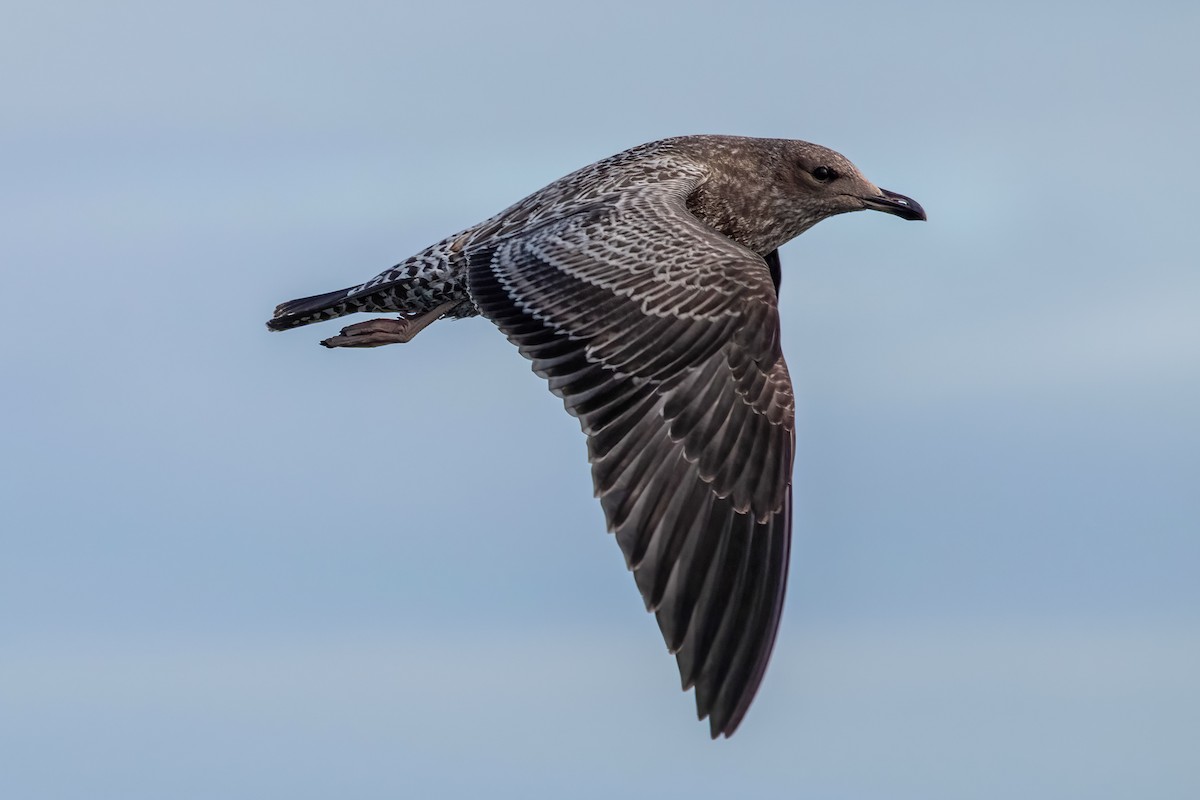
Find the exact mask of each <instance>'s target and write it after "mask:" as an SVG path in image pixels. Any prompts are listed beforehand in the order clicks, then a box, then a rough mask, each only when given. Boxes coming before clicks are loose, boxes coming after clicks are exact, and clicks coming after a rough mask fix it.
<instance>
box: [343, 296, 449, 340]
mask: <svg viewBox="0 0 1200 800" xmlns="http://www.w3.org/2000/svg"><path fill="white" fill-rule="evenodd" d="M458 302H459V301H458V300H449V301H447V302H445V303H442V304H441V305H440V306H438V307H437V308H435V309H433V310H432V311H426V312H425V313H423V314H413V315H411V316H407V317H400V318H399V319H370V320H367V321H366V322H359V323H357V324H356V325H347V326H346V327H345V328H342V332H341V333H339V334H338V335H337V336H334V337H331V338H329V339H326V340H325V341H323V342H321V344H323V345H325V346H326V347H380V346H382V345H385V344H404V343H405V342H409V341H412V338H413V337H414V336H416V335H417V334H418V333H420V332H421V331H423V330H425V328H427V327H428V326H429V325H430V324H431V323H432V322H434V321H435V320H437V319H438V318H439V317H441V316H442V314H445V313H446V312H447V311H449V310H450V309H451V308H453V307H454V306H456V305H457V304H458Z"/></svg>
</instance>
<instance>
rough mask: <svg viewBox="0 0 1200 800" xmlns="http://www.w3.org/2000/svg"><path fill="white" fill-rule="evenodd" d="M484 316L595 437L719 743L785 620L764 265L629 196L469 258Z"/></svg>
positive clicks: (784, 511) (783, 390) (650, 586)
mask: <svg viewBox="0 0 1200 800" xmlns="http://www.w3.org/2000/svg"><path fill="white" fill-rule="evenodd" d="M469 257H470V265H471V266H470V276H469V288H470V293H471V297H472V299H473V300H474V301H475V304H476V305H477V306H478V308H479V310H480V311H481V312H482V313H483V314H484V315H485V316H486V317H488V318H489V319H491V320H492V321H493V322H494V323H496V325H497V326H499V327H500V329H501V330H502V331H503V332H504V333H505V334H506V335H507V336H508V338H509V340H510V341H512V342H513V343H514V344H515V345H517V347H518V348H520V351H521V353H522V354H523V355H525V357H527V358H529V359H531V360H532V361H533V370H534V372H536V373H537V374H538V375H541V376H542V377H544V378H546V379H547V380H548V381H549V384H550V390H551V391H552V392H554V393H555V394H557V395H558V396H559V397H561V398H562V399H563V402H564V404H565V406H566V408H567V411H568V412H569V413H571V414H572V415H573V416H575V417H577V418H578V419H579V421H580V424H581V426H582V428H583V431H584V433H585V434H586V435H587V437H588V453H589V460H590V461H591V464H592V475H593V478H594V481H595V487H596V494H597V496H598V497H599V498H600V502H601V505H602V506H603V508H604V513H605V516H606V518H607V522H608V528H609V530H610V531H612V532H614V533H615V534H616V538H617V541H618V542H619V544H620V546H621V549H622V550H623V551H624V553H625V557H626V559H627V561H628V564H629V567H630V569H631V570H632V571H633V573H634V577H635V579H636V581H637V586H638V589H639V590H640V591H641V593H642V597H643V598H644V599H645V601H646V606H647V608H648V609H650V610H651V611H653V612H655V614H656V616H657V618H658V623H659V627H660V628H661V629H662V633H663V637H664V638H665V639H666V642H667V647H668V648H669V649H670V651H671V652H673V653H675V654H676V658H677V660H678V664H679V670H680V673H681V677H682V679H683V687H684V689H687V688H690V687H692V686H695V688H696V705H697V710H698V712H699V716H700V718H701V719H703V718H704V717H706V716H708V717H709V722H710V727H711V731H712V736H713V738H716V737H717V736H718V735H720V734H725V735H726V736H728V735H730V734H732V733H733V731H734V730H735V729H736V728H737V726H738V724H739V723H740V722H741V719H742V716H743V715H744V714H745V712H746V709H747V707H748V706H749V704H750V701H751V700H752V699H753V697H754V693H755V691H756V690H757V689H758V685H759V683H760V682H761V680H762V676H763V672H764V670H765V669H766V665H767V660H768V658H769V657H770V653H771V647H772V645H773V643H774V640H775V633H776V630H777V629H778V626H779V617H780V611H781V608H782V605H783V597H784V589H785V585H786V579H787V559H788V548H789V541H790V536H791V473H792V459H793V452H794V447H795V438H794V433H793V413H794V412H793V397H792V387H791V382H790V380H789V378H788V373H787V366H786V365H785V364H784V360H783V355H782V353H781V352H780V346H779V316H778V308H777V305H776V295H775V288H774V285H773V281H772V276H771V274H770V270H769V269H768V265H767V263H766V262H765V261H764V260H763V258H762V257H760V256H758V255H757V254H755V253H753V252H751V251H750V250H747V249H746V248H744V247H742V246H740V245H738V244H737V243H735V242H733V241H732V240H730V239H728V238H726V237H724V236H721V235H720V234H718V233H717V232H716V231H714V230H712V229H711V228H708V227H707V226H705V225H704V224H703V223H701V222H700V221H699V220H698V219H696V218H695V217H694V216H692V215H691V214H690V213H689V212H688V211H687V209H686V205H685V201H684V198H683V195H682V194H681V193H678V192H676V193H666V192H640V193H637V194H632V193H631V194H626V195H624V196H622V197H621V199H620V200H619V201H618V202H608V203H602V204H598V205H596V206H593V207H591V208H586V209H582V210H580V211H578V212H577V213H575V214H573V215H572V216H570V217H567V218H564V219H558V220H554V221H552V222H549V223H547V224H545V225H543V226H541V227H539V228H537V229H536V230H533V231H527V232H525V233H524V234H523V235H517V236H512V237H509V238H506V239H502V240H500V241H493V242H491V243H489V244H488V245H487V246H486V247H484V248H482V249H479V250H475V251H473V252H471V253H470V254H469Z"/></svg>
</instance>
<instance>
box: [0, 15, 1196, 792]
mask: <svg viewBox="0 0 1200 800" xmlns="http://www.w3.org/2000/svg"><path fill="white" fill-rule="evenodd" d="M1198 8H1200V7H1198V6H1196V4H1194V3H1184V2H1178V3H1139V4H1133V5H1128V6H1125V7H1123V8H1118V7H1117V6H1116V5H1115V4H1096V3H1049V4H1047V3H1020V2H1017V3H1003V4H991V5H990V6H988V7H986V8H985V7H983V6H981V5H979V4H966V3H951V2H945V3H897V2H886V3H884V2H880V3H853V4H851V3H842V4H834V3H825V4H821V5H820V7H818V6H817V5H816V4H807V3H792V2H780V3H773V4H772V3H752V2H751V3H737V4H730V3H658V4H654V3H650V4H647V3H632V2H611V3H590V4H586V5H584V4H565V3H558V2H553V3H552V2H536V3H529V2H527V3H519V4H512V3H508V4H498V3H496V4H484V3H478V4H471V3H460V2H445V3H404V2H373V3H372V2H340V3H302V4H297V3H285V2H249V3H246V2H238V3H231V2H223V1H220V0H218V1H216V2H209V3H205V4H191V5H185V4H176V3H172V4H164V3H152V2H143V3H132V2H121V1H120V0H114V2H107V3H78V2H63V3H30V2H15V3H13V2H9V3H7V4H6V5H5V8H4V14H3V24H2V25H0V91H2V94H0V101H2V102H0V164H2V169H0V231H2V236H0V270H2V273H0V297H2V298H3V300H4V302H5V305H6V311H5V313H4V314H3V315H2V316H0V320H2V321H0V330H2V333H3V345H0V368H2V369H3V375H4V390H3V393H2V394H0V413H2V415H3V419H4V423H3V425H0V453H2V455H0V467H2V468H3V476H2V480H0V503H2V514H3V532H2V533H0V796H3V797H5V798H37V799H38V800H51V799H52V798H88V799H89V800H91V799H93V798H101V797H120V798H147V799H148V800H149V799H150V798H153V799H154V800H161V798H214V797H220V798H227V799H228V798H264V797H288V798H328V797H355V798H384V797H388V798H391V797H448V798H449V797H480V796H500V797H514V798H528V797H547V798H609V797H618V796H619V797H675V796H687V797H692V798H706V797H731V796H736V797H764V796H772V797H813V798H830V799H832V800H842V799H846V800H857V799H858V798H902V799H903V798H912V799H913V800H941V799H943V798H945V799H946V800H951V799H953V800H962V799H964V798H979V799H980V800H991V799H992V798H995V800H1010V798H1014V797H1020V798H1047V799H1048V800H1049V799H1051V798H1053V799H1054V800H1059V799H1060V798H1084V797H1086V798H1089V800H1102V799H1103V798H1114V800H1115V799H1117V798H1120V799H1121V800H1124V799H1125V798H1131V797H1152V798H1155V800H1174V799H1176V798H1177V799H1178V800H1184V798H1188V799H1189V800H1190V799H1191V798H1195V797H1198V796H1200V760H1198V757H1197V754H1198V753H1200V580H1198V577H1200V416H1198V415H1200V411H1198V409H1200V312H1198V309H1200V269H1198V263H1197V262H1198V259H1197V256H1196V245H1195V230H1196V222H1195V220H1194V217H1195V206H1196V195H1197V190H1198V189H1197V187H1198V185H1200V157H1198V156H1197V151H1196V149H1195V148H1196V143H1197V141H1200V103H1198V102H1197V93H1196V92H1197V89H1196V82H1197V78H1198V76H1200V50H1198V49H1197V46H1196V36H1197V31H1198V30H1200V11H1198ZM682 133H732V134H745V135H760V136H781V137H793V138H803V139H809V140H811V141H816V142H820V143H822V144H825V145H828V146H830V147H833V148H835V149H837V150H840V151H841V152H843V153H845V154H846V155H847V156H849V157H850V158H851V159H853V160H854V161H855V162H856V163H857V164H858V165H859V166H860V167H861V168H862V169H863V171H864V172H865V173H866V174H867V175H868V176H869V177H870V178H872V179H873V180H874V181H875V182H876V183H878V184H879V185H881V186H885V187H888V188H890V189H893V190H896V191H900V192H903V193H905V194H909V195H912V196H913V197H915V198H917V199H918V200H919V201H920V202H922V203H923V204H924V205H925V207H926V208H927V209H928V211H929V215H930V221H929V222H928V223H927V224H920V225H918V224H908V223H903V222H901V221H899V220H897V219H895V218H891V217H887V216H885V215H882V214H873V215H872V214H856V215H849V216H845V217H840V218H837V219H834V220H832V221H829V222H826V223H823V224H822V225H820V226H818V227H817V228H816V229H814V230H812V231H810V232H809V233H807V234H805V235H804V236H802V237H801V238H800V239H798V240H797V241H795V242H793V243H792V244H790V245H788V246H787V247H786V248H784V250H783V254H782V255H783V264H784V281H783V297H782V308H783V325H784V337H785V348H786V351H787V354H788V359H789V363H790V364H791V367H792V373H793V375H794V377H795V380H796V388H797V393H798V401H799V410H798V426H799V431H798V437H799V454H798V459H797V469H796V474H795V487H796V497H797V502H798V511H797V514H796V527H795V534H796V538H795V542H794V546H793V561H792V572H791V584H790V587H791V588H790V593H789V597H788V606H787V610H786V613H785V617H784V621H783V629H782V633H781V635H780V639H779V646H778V649H777V651H776V653H775V657H774V661H773V663H772V665H771V668H770V670H769V671H768V673H767V678H766V681H765V683H764V684H763V687H762V691H761V692H760V694H759V696H758V699H757V701H756V703H755V705H754V706H753V707H752V709H751V711H750V714H749V715H748V717H747V719H746V722H745V724H744V725H743V727H742V729H741V730H740V731H739V732H738V734H737V735H736V736H735V737H734V738H733V739H731V740H729V741H722V742H716V743H713V742H710V741H709V740H708V737H707V728H706V726H703V725H700V724H697V723H695V722H694V721H693V719H692V718H693V700H692V697H691V695H690V694H688V695H685V694H682V693H680V692H679V691H678V685H677V677H676V671H675V666H674V663H673V661H672V659H670V658H669V657H668V656H667V655H666V653H665V652H664V650H663V647H662V643H661V640H660V637H659V635H658V632H657V630H656V628H655V625H654V622H653V619H652V618H651V617H649V616H648V615H646V614H644V612H643V611H642V608H641V602H640V600H639V598H638V597H637V592H636V591H635V589H634V586H633V582H632V580H631V578H630V577H629V576H628V574H627V573H626V572H625V570H624V565H623V560H622V558H621V555H620V553H619V551H618V549H617V547H616V545H615V543H614V542H612V541H611V538H610V537H609V536H608V535H607V534H605V533H604V531H603V522H602V518H601V514H600V510H599V508H598V506H597V504H596V503H595V502H594V501H593V500H592V499H591V485H590V478H589V475H588V470H587V467H586V464H585V459H584V457H585V448H584V442H583V439H582V437H581V436H580V434H579V432H578V427H577V424H576V423H575V421H574V420H572V419H570V418H569V417H567V415H566V414H564V413H563V412H562V410H561V404H560V403H559V401H558V400H556V399H555V398H553V397H552V396H550V395H549V393H548V392H546V390H545V388H544V386H543V385H542V383H541V382H540V381H539V380H538V379H537V378H535V377H534V376H533V375H532V373H530V372H529V369H528V366H527V364H526V362H524V361H523V360H522V359H521V358H520V357H519V356H518V354H517V353H516V352H515V350H514V349H513V348H512V347H511V346H510V345H508V343H507V342H505V341H504V339H503V337H502V336H500V335H499V334H498V332H496V331H495V330H494V329H493V328H492V327H491V326H490V325H489V324H488V323H486V322H484V321H482V320H472V321H467V322H461V323H443V324H439V325H437V326H435V327H433V328H431V329H430V330H428V331H427V332H426V333H424V334H422V335H421V337H420V338H419V339H417V340H416V341H415V342H414V343H412V344H410V345H405V346H402V347H390V348H385V349H382V350H376V351H365V352H345V351H333V352H330V351H325V350H323V349H322V348H320V347H318V346H317V341H318V340H319V339H321V338H323V337H325V336H328V335H330V334H331V333H333V332H335V331H336V329H337V327H338V324H337V323H334V324H329V325H325V326H320V327H313V328H306V329H302V330H299V331H294V332H291V333H288V334H274V335H268V334H267V332H266V331H265V329H264V328H263V321H264V320H265V319H266V318H267V317H268V315H269V314H270V311H271V309H272V308H273V307H274V305H275V304H276V303H278V302H280V301H283V300H287V299H290V298H293V297H298V296H301V295H307V294H312V293H316V292H322V291H328V290H331V289H335V288H338V287H341V286H346V285H349V284H352V283H356V282H358V281H360V280H363V279H365V278H368V277H370V276H372V275H374V274H375V273H376V272H378V271H379V270H381V269H382V268H384V267H387V266H389V265H390V264H392V263H394V262H396V261H398V260H400V259H402V258H403V257H405V256H407V255H409V254H410V253H412V252H414V251H416V250H417V249H419V248H421V247H423V246H425V245H426V244H428V243H430V242H432V241H435V240H437V239H438V238H440V237H441V236H443V235H445V234H446V233H448V232H450V231H452V230H455V229H458V228H461V227H463V226H465V225H468V224H471V223H474V222H476V221H478V220H480V219H482V218H484V217H486V216H488V215H490V214H491V213H493V212H495V211H497V210H499V209H500V208H502V207H503V206H505V205H507V204H509V203H510V202H512V201H514V200H516V199H518V198H520V197H521V196H523V195H525V194H526V193H528V192H530V191H532V190H534V189H537V188H539V187H540V186H542V185H543V184H545V183H547V182H548V181H550V180H552V179H554V178H556V177H558V176H559V175H562V174H564V173H566V172H568V171H570V170H572V169H574V168H576V167H578V166H581V165H583V164H586V163H588V162H591V161H593V160H595V159H597V158H600V157H602V156H605V155H608V154H610V153H613V152H616V151H618V150H622V149H624V148H626V147H629V146H632V145H634V144H637V143H640V142H643V141H647V140H650V139H655V138H659V137H662V136H669V135H675V134H682Z"/></svg>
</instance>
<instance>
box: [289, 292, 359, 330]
mask: <svg viewBox="0 0 1200 800" xmlns="http://www.w3.org/2000/svg"><path fill="white" fill-rule="evenodd" d="M356 288H358V287H351V288H349V289H339V290H337V291H336V292H326V293H325V294H316V295H313V296H312V297H301V298H300V299H298V300H289V301H287V302H286V303H280V304H279V305H278V306H276V307H275V315H274V316H273V317H271V319H270V320H269V321H268V322H267V329H268V330H272V331H286V330H288V329H289V328H299V327H300V326H301V325H308V324H310V323H313V322H324V321H325V320H327V319H334V318H336V317H343V316H345V315H346V314H353V313H354V312H355V311H358V310H359V309H360V308H361V307H362V303H361V302H359V301H358V300H356V299H353V298H351V294H353V292H354V290H355V289H356Z"/></svg>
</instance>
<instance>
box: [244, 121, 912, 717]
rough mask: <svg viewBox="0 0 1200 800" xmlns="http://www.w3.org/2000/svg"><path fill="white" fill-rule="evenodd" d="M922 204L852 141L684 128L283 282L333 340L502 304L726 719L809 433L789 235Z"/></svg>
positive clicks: (379, 337)
mask: <svg viewBox="0 0 1200 800" xmlns="http://www.w3.org/2000/svg"><path fill="white" fill-rule="evenodd" d="M863 209H872V210H876V211H884V212H887V213H889V214H894V215H896V216H898V217H900V218H902V219H906V220H924V219H925V218H926V217H925V211H924V209H922V208H921V206H920V205H919V204H918V203H917V202H916V201H914V200H912V199H911V198H908V197H905V196H904V195H901V194H897V193H895V192H889V191H887V190H886V189H880V188H878V187H877V186H876V185H875V184H873V183H871V182H870V181H869V180H867V179H866V178H865V177H863V175H862V174H861V173H860V172H859V171H858V169H856V168H855V167H854V165H853V164H851V163H850V162H849V161H848V160H847V159H846V158H845V157H844V156H842V155H840V154H838V153H836V152H834V151H833V150H829V149H828V148H825V147H821V146H819V145H815V144H810V143H808V142H801V141H792V140H782V139H752V138H744V137H731V136H683V137H677V138H672V139H664V140H661V141H656V142H650V143H648V144H644V145H641V146H639V147H634V148H632V149H630V150H626V151H625V152H622V153H618V154H617V155H614V156H611V157H609V158H606V159H603V160H601V161H598V162H596V163H595V164H592V165H590V166H587V167H584V168H582V169H580V170H578V171H576V172H573V173H571V174H570V175H567V176H565V177H563V178H560V179H559V180H557V181H554V182H553V183H551V184H550V185H549V186H546V187H545V188H543V189H541V190H539V191H537V192H534V193H533V194H531V195H530V196H529V197H526V198H525V199H524V200H521V201H520V202H518V203H516V204H515V205H513V206H511V207H509V208H507V209H505V210H504V211H501V212H500V213H499V214H497V215H496V216H494V217H492V218H491V219H488V220H485V221H484V222H481V223H479V224H478V225H475V226H472V227H470V228H467V229H466V230H463V231H459V232H458V233H455V234H453V235H451V236H448V237H446V238H445V239H443V240H442V241H440V242H438V243H437V244H434V245H432V246H431V247H429V248H427V249H425V250H423V251H421V252H420V253H417V254H416V255H414V256H412V257H411V258H408V259H407V260H405V261H402V262H401V263H399V264H397V265H395V266H394V267H391V268H390V269H387V270H385V271H384V272H382V273H380V274H379V275H377V276H376V277H374V278H372V279H370V280H369V281H367V282H366V283H364V284H361V285H359V286H354V287H351V288H348V289H341V290H338V291H336V292H329V293H327V294H321V295H316V296H314V297H305V298H301V299H299V300H292V301H290V302H287V303H283V304H282V305H280V306H278V307H277V308H276V309H275V314H274V317H273V318H272V319H271V320H270V321H269V322H268V323H267V327H268V328H269V329H271V330H275V331H281V330H287V329H289V328H295V327H299V326H301V325H308V324H310V323H314V322H322V321H324V320H329V319H334V318H336V317H341V316H344V315H346V314H351V313H354V312H364V311H365V312H372V313H391V314H398V315H399V317H398V318H396V317H392V318H386V319H373V320H370V321H367V322H360V323H358V324H355V325H350V326H348V327H345V328H343V329H342V330H341V332H340V333H339V334H338V335H336V336H333V337H332V338H329V339H326V340H324V341H323V342H321V344H323V345H325V346H326V347H331V348H336V347H378V346H380V345H386V344H396V343H402V342H408V341H410V340H411V339H412V338H413V337H414V336H416V335H417V334H418V333H419V332H420V331H421V330H423V329H424V328H425V327H427V326H428V325H430V324H431V323H433V322H434V321H436V320H439V319H461V318H463V317H471V316H475V315H478V314H482V315H483V316H484V317H486V318H488V319H489V320H491V321H492V322H493V323H495V324H496V326H497V327H499V328H500V330H501V331H502V332H503V333H504V334H505V335H506V336H507V337H508V339H509V341H511V342H512V343H513V344H515V345H516V346H517V348H518V349H519V350H520V352H521V354H522V355H524V356H525V357H526V358H528V359H529V360H530V361H532V362H533V371H534V372H535V373H537V374H538V375H540V376H541V377H543V378H545V379H546V381H547V382H548V383H549V386H550V391H551V392H553V393H554V394H556V395H558V396H559V397H561V398H562V400H563V404H564V405H565V406H566V410H567V412H568V413H569V414H571V415H572V416H574V417H576V418H577V419H578V420H579V423H580V426H581V427H582V428H583V432H584V434H585V435H586V436H587V444H588V460H589V462H590V463H591V466H592V477H593V480H594V483H595V490H596V495H597V497H598V498H599V499H600V504H601V506H602V507H603V509H604V515H605V518H606V521H607V524H608V529H609V531H611V532H613V533H614V534H615V535H616V540H617V543H618V544H619V545H620V547H621V550H622V551H623V552H624V554H625V558H626V561H627V563H628V566H629V569H630V570H631V571H632V572H633V575H634V579H635V581H636V583H637V587H638V590H639V591H640V592H641V595H642V598H643V599H644V600H645V603H646V607H647V609H649V610H650V611H652V612H654V614H655V615H656V617H657V619H658V624H659V627H660V628H661V630H662V634H663V638H664V639H665V640H666V643H667V647H668V649H669V650H670V652H672V653H674V654H675V657H676V660H677V662H678V666H679V672H680V676H681V678H682V681H683V688H684V689H685V690H686V689H688V688H691V687H695V690H696V706H697V711H698V714H699V718H700V719H704V718H705V717H708V719H709V727H710V732H711V734H712V737H713V738H714V739H715V738H717V737H718V736H720V735H725V736H729V735H730V734H732V733H733V732H734V731H735V730H736V729H737V727H738V725H739V724H740V723H741V721H742V718H743V716H744V715H745V713H746V709H747V708H748V707H749V705H750V701H751V700H752V699H753V697H754V695H755V692H756V691H757V690H758V686H759V684H760V683H761V681H762V678H763V672H764V670H765V669H766V666H767V661H768V659H769V657H770V654H771V648H772V646H773V645H774V642H775V634H776V631H777V630H778V628H779V619H780V612H781V610H782V607H783V598H784V589H785V586H786V583H787V564H788V550H789V546H790V540H791V525H792V482H791V475H792V462H793V457H794V451H795V431H794V425H793V421H794V403H793V393H792V384H791V380H790V378H789V377H788V370H787V365H786V364H785V363H784V359H783V352H782V351H781V349H780V335H779V305H778V291H779V284H780V279H781V269H780V261H779V247H780V246H781V245H783V244H784V243H785V242H787V241H789V240H790V239H792V238H794V237H796V236H798V235H799V234H801V233H803V232H804V231H806V230H807V229H808V228H810V227H812V226H813V225H815V224H816V223H818V222H820V221H821V220H823V219H825V218H826V217H831V216H834V215H835V214H842V213H845V212H848V211H860V210H863Z"/></svg>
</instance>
